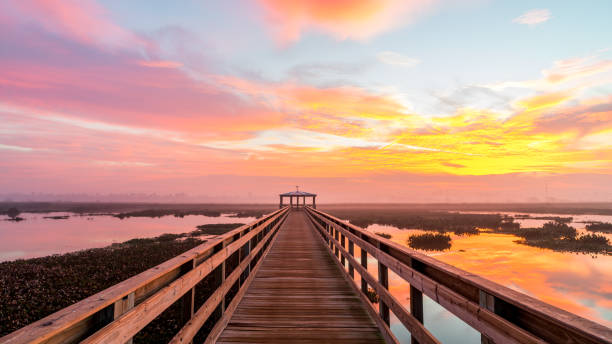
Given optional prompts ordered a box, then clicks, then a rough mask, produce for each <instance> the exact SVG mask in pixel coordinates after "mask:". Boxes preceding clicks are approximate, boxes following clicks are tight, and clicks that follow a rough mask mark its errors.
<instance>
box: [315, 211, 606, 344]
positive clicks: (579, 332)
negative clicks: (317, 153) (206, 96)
mask: <svg viewBox="0 0 612 344" xmlns="http://www.w3.org/2000/svg"><path fill="white" fill-rule="evenodd" d="M306 210H307V214H308V217H309V218H310V220H311V221H312V223H313V225H314V227H315V228H316V229H317V231H318V232H319V234H320V238H321V240H323V241H324V243H325V244H326V246H327V248H328V251H329V252H330V253H331V254H332V256H334V257H335V259H334V260H335V261H336V262H337V263H338V265H339V266H340V267H341V268H342V270H343V271H344V275H345V278H346V279H347V280H348V281H349V282H350V284H351V285H352V286H353V287H354V288H355V289H356V290H357V291H358V293H359V294H360V296H361V298H362V300H364V302H365V303H366V304H367V306H368V310H369V311H370V313H371V314H372V315H373V317H374V319H375V320H376V322H377V324H378V326H379V328H380V329H381V331H382V333H383V335H384V336H385V338H386V340H387V342H397V339H396V338H395V337H394V336H393V334H392V333H391V330H390V328H389V326H390V313H389V312H392V313H393V314H394V315H395V316H396V317H397V319H398V320H399V321H400V322H401V323H402V324H403V325H404V326H405V327H406V329H407V330H408V331H409V332H410V334H411V338H412V342H413V343H438V340H437V339H436V338H435V337H434V336H433V335H432V334H431V333H430V332H429V331H428V330H427V329H426V328H425V327H424V326H423V294H425V295H427V296H428V297H429V298H431V299H432V300H433V301H435V302H437V303H438V304H440V305H441V306H442V307H444V308H445V309H446V310H448V311H449V312H451V313H452V314H454V315H455V316H457V317H458V318H459V319H461V320H462V321H464V322H465V323H467V324H468V325H470V326H471V327H472V328H474V329H475V330H477V331H478V332H480V333H481V341H482V343H546V342H549V343H592V344H595V343H610V342H611V341H612V330H610V329H609V328H607V327H605V326H603V325H600V324H597V323H595V322H593V321H590V320H587V319H584V318H582V317H579V316H577V315H575V314H572V313H569V312H566V311H564V310H561V309H559V308H556V307H554V306H552V305H549V304H547V303H544V302H542V301H539V300H537V299H534V298H532V297H530V296H527V295H525V294H522V293H520V292H517V291H515V290H512V289H509V288H506V287H504V286H502V285H499V284H497V283H495V282H492V281H490V280H487V279H485V278H483V277H480V276H478V275H474V274H471V273H469V272H466V271H463V270H461V269H458V268H456V267H453V266H450V265H448V264H445V263H443V262H440V261H438V260H436V259H434V258H432V257H429V256H427V255H424V254H421V253H419V252H417V251H415V250H412V249H410V248H408V247H405V246H402V245H399V244H397V243H394V242H392V241H391V240H388V239H385V238H382V237H380V236H378V235H376V234H373V233H370V232H368V231H366V230H364V229H362V228H360V227H357V226H355V225H352V224H350V223H348V222H345V221H343V220H340V219H338V218H336V217H334V216H332V215H329V214H326V213H324V212H321V211H319V210H317V209H313V208H311V207H307V208H306ZM355 245H357V246H358V247H359V248H360V249H361V252H360V261H359V262H358V261H357V259H356V258H355ZM368 256H371V257H373V258H375V259H376V260H377V262H378V276H377V277H375V276H372V274H370V273H369V272H368V269H367V267H368ZM389 269H391V270H392V271H393V272H394V273H395V274H397V275H398V276H399V277H400V278H402V279H403V280H404V281H406V282H408V284H409V285H410V309H409V310H408V309H406V308H405V307H403V306H402V305H401V303H400V302H399V301H398V300H397V299H396V298H395V297H394V296H393V295H392V294H391V293H390V292H389V290H388V289H389V275H388V271H389ZM355 271H357V273H358V274H359V276H360V277H361V286H360V287H359V286H357V285H356V283H355V282H354V276H355ZM369 287H371V289H373V291H375V292H376V294H377V295H378V298H379V300H378V310H376V309H375V308H374V306H373V305H372V303H371V302H370V301H369V300H370V299H369V298H368V293H370V294H371V292H370V291H368V289H369Z"/></svg>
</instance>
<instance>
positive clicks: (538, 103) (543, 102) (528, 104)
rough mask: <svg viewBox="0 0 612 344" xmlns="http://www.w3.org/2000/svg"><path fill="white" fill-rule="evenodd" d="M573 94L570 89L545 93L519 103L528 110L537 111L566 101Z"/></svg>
mask: <svg viewBox="0 0 612 344" xmlns="http://www.w3.org/2000/svg"><path fill="white" fill-rule="evenodd" d="M572 96H573V94H572V92H569V91H563V92H552V93H543V94H538V95H536V96H533V97H530V98H527V99H522V100H520V101H519V102H518V103H517V105H518V106H519V107H521V108H523V109H525V110H527V111H536V110H542V109H547V108H551V107H555V106H557V105H559V104H562V103H564V102H566V101H567V100H569V99H570V98H571V97H572Z"/></svg>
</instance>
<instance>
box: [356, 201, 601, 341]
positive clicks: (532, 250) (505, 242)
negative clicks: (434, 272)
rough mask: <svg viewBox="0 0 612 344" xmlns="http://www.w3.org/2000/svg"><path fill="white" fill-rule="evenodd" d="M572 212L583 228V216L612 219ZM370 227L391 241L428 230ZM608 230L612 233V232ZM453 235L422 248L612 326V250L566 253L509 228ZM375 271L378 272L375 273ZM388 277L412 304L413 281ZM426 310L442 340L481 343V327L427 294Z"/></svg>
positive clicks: (399, 331)
mask: <svg viewBox="0 0 612 344" xmlns="http://www.w3.org/2000/svg"><path fill="white" fill-rule="evenodd" d="M479 213H483V212H479ZM547 215H555V214H547ZM533 216H544V215H541V214H537V215H535V214H534V215H533ZM555 216H562V217H568V216H572V215H555ZM573 216H574V221H575V222H574V223H572V224H571V225H572V226H575V227H576V228H577V229H578V230H579V231H583V230H584V226H585V224H584V223H581V222H580V221H607V222H612V221H611V220H612V217H610V216H596V215H592V216H590V215H573ZM516 221H517V222H521V225H522V227H532V226H533V227H536V226H541V225H542V224H543V223H545V222H547V221H546V220H533V219H526V220H516ZM535 221H538V222H535ZM540 221H541V223H540ZM366 229H367V230H368V231H371V232H381V233H388V234H391V235H392V238H391V240H392V241H394V242H397V243H398V244H401V245H404V246H406V240H407V239H408V237H409V236H410V235H414V234H421V233H424V232H423V231H421V230H414V229H399V228H397V227H393V226H383V225H377V224H374V225H370V226H368V228H366ZM606 236H607V237H608V238H610V235H606ZM451 237H452V247H451V249H450V250H447V251H443V252H427V251H421V252H422V253H425V254H427V255H429V256H433V257H435V258H436V259H439V260H441V261H443V262H445V263H448V264H451V265H454V266H456V267H459V268H461V269H464V270H467V271H469V272H472V273H475V274H478V275H481V276H483V277H485V278H488V279H490V280H492V281H495V282H497V283H499V284H501V285H504V286H506V287H509V288H511V289H514V290H517V291H520V292H522V293H525V294H527V295H530V296H532V297H534V298H537V299H540V300H542V301H544V302H547V303H549V304H552V305H554V306H556V307H559V308H561V309H564V310H567V311H569V312H572V313H575V314H578V315H580V316H582V317H585V318H587V319H590V320H593V321H595V322H598V323H600V324H603V325H605V326H608V327H610V326H612V256H604V255H597V256H592V255H588V254H576V253H562V252H555V251H552V250H549V249H541V248H537V247H531V246H526V245H521V244H518V243H516V242H515V241H516V240H518V239H519V238H518V237H516V236H513V235H508V234H497V233H491V232H484V233H481V234H480V235H474V236H458V235H453V234H451ZM368 270H370V271H372V272H374V273H375V271H376V266H375V265H374V266H369V267H368ZM376 275H377V274H376V273H375V274H374V276H376ZM389 278H390V282H389V283H390V287H389V289H390V291H391V292H392V294H394V296H396V297H397V298H398V300H400V301H401V302H402V303H403V304H404V306H405V307H409V305H410V290H409V285H408V284H407V283H405V282H404V281H403V280H402V279H401V278H399V277H398V276H397V275H395V274H393V273H392V272H391V271H390V272H389ZM424 312H425V314H424V318H425V319H424V323H425V326H426V327H427V328H428V329H429V330H430V331H431V332H432V334H434V335H435V336H436V337H437V338H438V339H440V341H441V342H443V343H480V334H479V333H478V332H476V331H475V330H473V329H471V328H470V327H469V326H468V325H466V324H465V323H463V322H462V321H460V320H459V319H457V318H456V317H455V316H454V315H452V314H450V313H449V312H447V311H445V310H444V309H443V308H442V307H440V306H439V305H437V304H436V303H435V302H434V301H432V300H430V299H428V298H427V297H424ZM391 328H392V330H393V331H394V333H395V334H396V336H398V338H400V339H402V342H404V341H405V340H407V339H408V338H409V334H408V333H407V332H406V331H405V330H403V326H402V325H401V324H400V323H399V321H397V319H395V321H394V322H393V323H392V326H391Z"/></svg>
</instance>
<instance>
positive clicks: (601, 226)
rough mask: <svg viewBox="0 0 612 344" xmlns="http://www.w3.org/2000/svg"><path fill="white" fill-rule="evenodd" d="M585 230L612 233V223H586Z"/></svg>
mask: <svg viewBox="0 0 612 344" xmlns="http://www.w3.org/2000/svg"><path fill="white" fill-rule="evenodd" d="M586 230H587V231H590V232H601V233H612V223H609V222H593V223H589V224H588V225H586Z"/></svg>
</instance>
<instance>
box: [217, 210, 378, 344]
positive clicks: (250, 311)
mask: <svg viewBox="0 0 612 344" xmlns="http://www.w3.org/2000/svg"><path fill="white" fill-rule="evenodd" d="M311 226H312V224H311V223H310V221H308V219H307V217H306V214H305V213H304V212H303V211H299V210H297V211H296V210H294V211H292V212H291V213H290V214H289V217H288V218H287V220H286V221H285V223H284V224H283V226H282V227H281V229H280V231H279V233H278V237H277V238H276V242H275V243H274V246H272V248H271V250H270V252H269V253H268V255H267V256H266V258H265V260H264V261H263V263H262V265H261V268H260V269H259V271H258V272H257V275H256V276H255V279H254V280H253V283H252V284H251V286H250V287H249V289H248V290H247V292H246V294H245V296H244V298H243V299H242V300H241V302H240V304H239V305H238V308H237V309H236V312H235V313H234V315H233V317H232V318H231V320H230V322H229V324H228V325H227V327H226V328H225V330H224V331H223V333H222V334H221V336H220V337H219V339H218V341H217V342H218V343H384V341H383V339H382V336H381V334H380V332H379V330H378V327H376V324H375V323H374V321H373V320H372V319H371V318H370V316H369V315H368V314H367V313H366V309H365V308H364V307H365V306H364V305H363V304H362V302H361V300H360V298H359V296H358V295H356V294H355V293H354V291H353V289H351V286H350V285H348V284H347V282H346V280H345V279H344V278H343V277H342V271H340V270H339V267H338V266H337V265H336V264H335V263H334V261H333V260H332V259H333V258H332V257H331V256H330V255H329V253H327V251H326V249H325V247H324V246H323V244H322V243H321V242H320V241H319V240H318V238H316V237H315V235H316V233H315V232H314V230H313V228H312V227H311Z"/></svg>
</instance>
